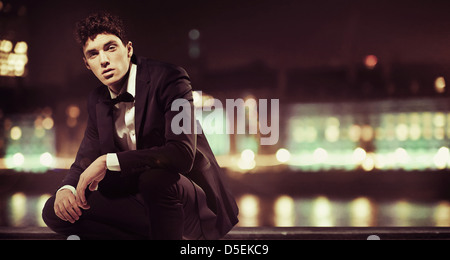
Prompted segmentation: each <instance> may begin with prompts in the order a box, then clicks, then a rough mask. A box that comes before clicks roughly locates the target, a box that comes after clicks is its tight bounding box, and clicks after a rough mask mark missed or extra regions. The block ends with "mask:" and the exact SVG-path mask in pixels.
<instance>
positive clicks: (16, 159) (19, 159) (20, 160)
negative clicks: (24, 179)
mask: <svg viewBox="0 0 450 260" xmlns="http://www.w3.org/2000/svg"><path fill="white" fill-rule="evenodd" d="M12 159H13V164H14V166H16V167H18V166H22V165H23V164H24V163H25V156H23V154H22V153H16V154H14V155H13V158H12Z"/></svg>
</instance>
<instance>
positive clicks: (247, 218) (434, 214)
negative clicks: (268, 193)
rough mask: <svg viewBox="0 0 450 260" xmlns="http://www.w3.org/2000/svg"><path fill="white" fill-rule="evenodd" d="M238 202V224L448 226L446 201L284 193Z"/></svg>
mask: <svg viewBox="0 0 450 260" xmlns="http://www.w3.org/2000/svg"><path fill="white" fill-rule="evenodd" d="M238 204H239V207H240V211H241V213H240V223H239V226H279V227H289V226H309V227H334V226H351V227H375V226H382V227H402V226H403V227H408V226H424V227H425V226H428V227H430V226H440V227H450V202H448V201H441V202H437V203H434V202H427V203H424V202H412V201H406V200H398V201H375V200H373V199H371V198H368V197H358V198H355V199H353V200H334V199H331V198H328V197H326V196H318V197H315V198H292V197H290V196H287V195H282V196H280V197H278V198H276V199H274V200H273V199H267V198H258V197H256V196H254V195H249V194H246V195H244V196H242V197H240V198H239V199H238ZM269 205H272V206H269ZM263 209H264V210H263ZM267 209H271V210H272V212H270V210H267Z"/></svg>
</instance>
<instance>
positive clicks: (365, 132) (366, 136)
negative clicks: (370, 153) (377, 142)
mask: <svg viewBox="0 0 450 260" xmlns="http://www.w3.org/2000/svg"><path fill="white" fill-rule="evenodd" d="M373 136H374V131H373V127H372V126H370V125H365V126H363V127H362V129H361V139H362V140H363V141H365V142H370V141H372V140H373Z"/></svg>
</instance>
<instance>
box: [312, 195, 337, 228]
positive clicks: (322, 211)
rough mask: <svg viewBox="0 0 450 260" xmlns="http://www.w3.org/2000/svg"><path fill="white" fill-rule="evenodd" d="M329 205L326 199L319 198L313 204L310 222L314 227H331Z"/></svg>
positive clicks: (331, 220)
mask: <svg viewBox="0 0 450 260" xmlns="http://www.w3.org/2000/svg"><path fill="white" fill-rule="evenodd" d="M331 211H332V210H331V203H330V201H329V200H328V198H327V197H324V196H320V197H318V198H317V199H316V200H315V201H314V203H313V212H312V216H311V217H312V220H313V224H314V226H318V227H330V226H333V224H334V223H333V219H332V214H331Z"/></svg>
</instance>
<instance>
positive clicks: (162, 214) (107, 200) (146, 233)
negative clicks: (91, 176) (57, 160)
mask: <svg viewBox="0 0 450 260" xmlns="http://www.w3.org/2000/svg"><path fill="white" fill-rule="evenodd" d="M196 190H197V192H203V190H202V189H201V188H200V187H199V186H198V185H196V184H195V183H193V182H192V181H191V180H189V179H188V178H186V177H185V176H183V175H181V174H174V173H172V172H169V171H167V170H149V171H146V172H143V173H141V174H139V175H138V176H134V177H128V178H122V177H120V176H119V175H115V176H114V173H110V172H108V173H107V174H106V177H105V179H104V180H103V181H102V182H100V185H99V191H94V192H89V191H87V193H86V194H87V196H88V197H87V200H88V204H89V205H90V206H91V207H90V209H88V210H82V216H81V217H80V219H79V220H78V221H76V222H75V223H73V224H72V223H70V222H66V221H63V220H61V219H60V218H59V217H57V216H56V214H55V211H54V203H55V196H52V197H51V198H50V199H49V200H48V201H47V203H46V204H45V206H44V209H43V212H42V218H43V220H44V222H45V223H46V224H47V226H48V227H49V228H50V229H52V230H53V231H55V232H57V233H60V234H64V235H66V236H69V235H78V236H79V237H80V238H81V239H160V240H164V239H178V240H180V239H183V238H184V239H203V233H202V229H201V225H200V219H199V216H198V206H197V205H198V201H197V197H196ZM200 197H204V196H200ZM200 204H201V205H206V202H205V203H200Z"/></svg>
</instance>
